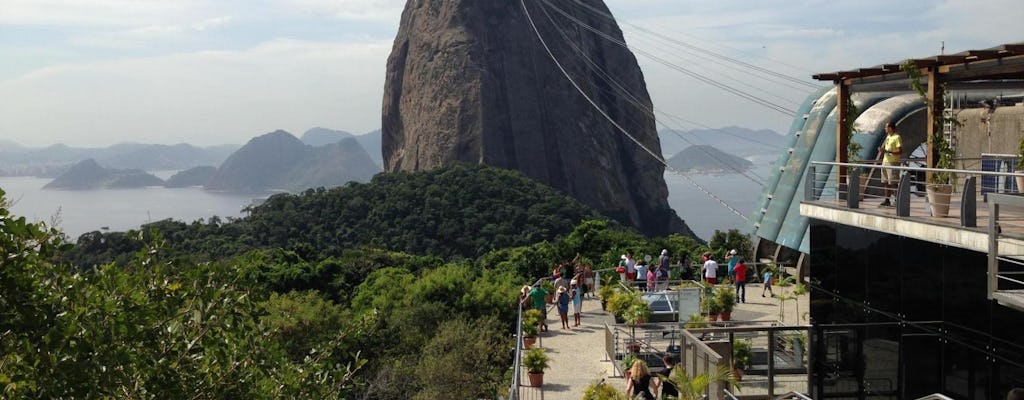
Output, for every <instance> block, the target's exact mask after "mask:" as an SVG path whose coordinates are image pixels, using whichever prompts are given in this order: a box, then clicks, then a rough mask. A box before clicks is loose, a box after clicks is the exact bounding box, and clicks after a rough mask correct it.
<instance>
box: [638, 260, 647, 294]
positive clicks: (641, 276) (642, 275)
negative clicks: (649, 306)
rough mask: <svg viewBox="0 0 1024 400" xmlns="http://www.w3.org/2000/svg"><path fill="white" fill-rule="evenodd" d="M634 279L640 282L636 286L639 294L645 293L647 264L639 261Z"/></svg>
mask: <svg viewBox="0 0 1024 400" xmlns="http://www.w3.org/2000/svg"><path fill="white" fill-rule="evenodd" d="M636 279H637V280H638V281H640V283H639V284H638V285H637V286H639V287H640V291H641V292H646V291H647V262H646V261H640V262H639V263H637V264H636Z"/></svg>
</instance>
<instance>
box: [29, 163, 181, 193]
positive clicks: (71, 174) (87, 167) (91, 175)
mask: <svg viewBox="0 0 1024 400" xmlns="http://www.w3.org/2000/svg"><path fill="white" fill-rule="evenodd" d="M163 184H164V181H163V180H162V179H160V178H157V177H156V176H153V175H152V174H148V173H146V171H143V170H139V169H114V168H104V167H102V166H100V165H99V163H97V162H96V160H93V159H91V158H90V159H88V160H83V161H80V162H78V163H77V164H75V165H73V166H71V168H70V169H68V170H67V171H66V172H64V173H63V174H60V175H59V176H57V177H56V178H54V179H53V180H52V181H50V183H47V184H46V186H43V188H44V189H69V190H92V189H128V188H140V187H146V186H163Z"/></svg>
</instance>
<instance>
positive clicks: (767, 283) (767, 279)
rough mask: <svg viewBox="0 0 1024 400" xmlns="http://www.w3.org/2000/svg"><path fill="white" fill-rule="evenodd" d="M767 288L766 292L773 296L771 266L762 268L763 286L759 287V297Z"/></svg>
mask: <svg viewBox="0 0 1024 400" xmlns="http://www.w3.org/2000/svg"><path fill="white" fill-rule="evenodd" d="M765 290H767V291H768V294H771V295H772V297H775V293H772V270H771V268H765V269H764V287H762V288H761V297H764V291H765Z"/></svg>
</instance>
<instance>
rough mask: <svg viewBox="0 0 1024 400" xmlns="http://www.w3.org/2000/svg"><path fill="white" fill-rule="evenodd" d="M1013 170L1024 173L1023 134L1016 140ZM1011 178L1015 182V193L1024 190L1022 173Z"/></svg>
mask: <svg viewBox="0 0 1024 400" xmlns="http://www.w3.org/2000/svg"><path fill="white" fill-rule="evenodd" d="M1013 172H1016V173H1018V174H1024V135H1021V137H1020V140H1018V141H1017V165H1016V166H1014V168H1013ZM1013 180H1014V181H1016V183H1017V193H1021V192H1024V175H1018V176H1015V177H1013Z"/></svg>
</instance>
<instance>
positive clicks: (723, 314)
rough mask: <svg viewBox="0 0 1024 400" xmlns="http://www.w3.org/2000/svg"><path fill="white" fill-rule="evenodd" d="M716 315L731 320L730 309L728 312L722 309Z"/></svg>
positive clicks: (724, 319)
mask: <svg viewBox="0 0 1024 400" xmlns="http://www.w3.org/2000/svg"><path fill="white" fill-rule="evenodd" d="M718 316H719V318H721V319H722V321H732V311H729V312H725V311H723V312H722V313H721V314H718Z"/></svg>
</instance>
